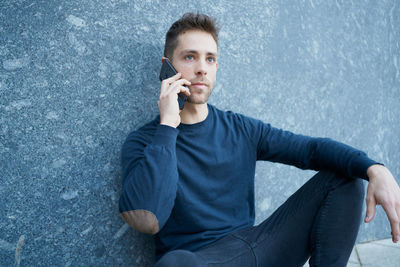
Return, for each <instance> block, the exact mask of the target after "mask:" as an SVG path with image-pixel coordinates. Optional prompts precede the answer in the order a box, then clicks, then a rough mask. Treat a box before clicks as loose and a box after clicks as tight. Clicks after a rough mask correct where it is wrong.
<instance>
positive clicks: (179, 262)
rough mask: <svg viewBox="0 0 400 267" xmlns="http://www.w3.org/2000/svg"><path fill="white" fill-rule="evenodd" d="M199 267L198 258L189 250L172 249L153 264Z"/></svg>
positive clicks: (168, 266) (162, 266)
mask: <svg viewBox="0 0 400 267" xmlns="http://www.w3.org/2000/svg"><path fill="white" fill-rule="evenodd" d="M170 266H176V267H192V266H193V267H200V266H201V265H200V263H199V259H198V257H197V256H196V254H194V253H193V252H191V251H188V250H173V251H171V252H168V253H167V254H165V255H164V256H163V257H162V258H161V259H160V260H159V261H158V262H157V263H156V265H155V267H170Z"/></svg>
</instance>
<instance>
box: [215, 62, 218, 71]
mask: <svg viewBox="0 0 400 267" xmlns="http://www.w3.org/2000/svg"><path fill="white" fill-rule="evenodd" d="M215 70H218V62H217V63H215Z"/></svg>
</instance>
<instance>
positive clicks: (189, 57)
mask: <svg viewBox="0 0 400 267" xmlns="http://www.w3.org/2000/svg"><path fill="white" fill-rule="evenodd" d="M193 58H194V57H193V56H192V55H188V56H185V59H186V60H193Z"/></svg>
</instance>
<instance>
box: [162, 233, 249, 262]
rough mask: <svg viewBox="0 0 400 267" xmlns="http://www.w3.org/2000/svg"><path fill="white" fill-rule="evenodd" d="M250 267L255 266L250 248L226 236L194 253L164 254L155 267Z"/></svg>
mask: <svg viewBox="0 0 400 267" xmlns="http://www.w3.org/2000/svg"><path fill="white" fill-rule="evenodd" d="M170 266H174V267H205V266H216V267H217V266H218V267H243V266H246V267H252V266H256V264H255V256H254V253H253V250H252V248H251V247H250V246H249V245H248V244H247V243H246V242H244V241H243V240H241V239H240V238H236V237H234V236H232V235H227V236H225V237H223V238H221V239H219V240H217V241H216V242H214V243H212V244H211V245H209V246H207V247H206V248H203V249H200V250H198V251H195V252H190V251H186V250H174V251H170V252H168V253H166V254H165V255H164V256H163V257H162V258H161V259H160V260H159V261H158V262H157V263H156V266H155V267H170Z"/></svg>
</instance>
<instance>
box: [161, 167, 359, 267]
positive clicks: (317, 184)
mask: <svg viewBox="0 0 400 267" xmlns="http://www.w3.org/2000/svg"><path fill="white" fill-rule="evenodd" d="M363 197H364V187H363V184H362V181H361V179H348V178H345V177H340V176H338V175H336V174H335V173H331V172H319V173H317V174H316V175H315V176H313V177H312V178H311V179H310V180H309V181H308V182H307V183H306V184H304V185H303V186H302V187H301V188H300V189H299V190H297V191H296V192H295V193H294V194H293V195H292V196H291V197H290V198H289V199H288V200H287V201H286V202H285V203H283V204H282V205H281V206H280V207H279V208H278V209H277V210H276V211H275V212H274V213H273V214H272V215H271V216H270V217H268V218H267V219H266V220H265V221H264V222H262V223H261V224H260V225H258V226H254V227H248V228H245V229H242V230H239V231H238V232H236V233H233V234H230V235H228V236H226V237H224V238H222V239H220V240H218V241H216V242H215V243H213V244H212V245H210V246H209V247H207V248H205V249H202V250H199V251H196V252H188V251H172V252H169V253H167V254H166V255H165V256H164V257H163V258H161V259H160V261H159V262H157V264H156V267H161V266H230V267H234V266H249V267H250V266H282V267H285V266H290V267H292V266H299V267H300V266H303V264H304V263H305V262H306V261H307V259H308V258H309V257H310V256H311V259H310V265H311V266H324V267H325V266H346V263H347V261H348V258H349V256H350V253H351V250H352V248H353V246H354V242H355V239H356V237H357V233H358V228H359V225H360V220H361V208H362V202H363Z"/></svg>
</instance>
